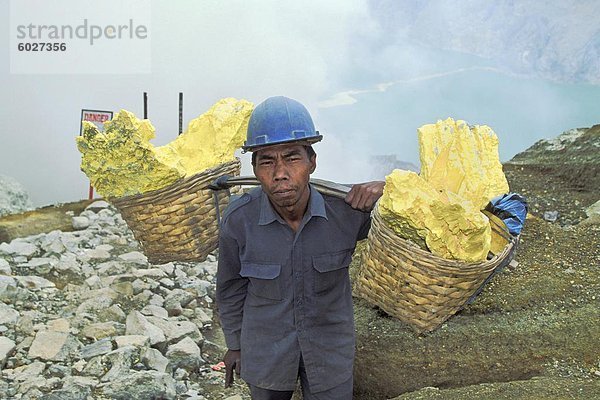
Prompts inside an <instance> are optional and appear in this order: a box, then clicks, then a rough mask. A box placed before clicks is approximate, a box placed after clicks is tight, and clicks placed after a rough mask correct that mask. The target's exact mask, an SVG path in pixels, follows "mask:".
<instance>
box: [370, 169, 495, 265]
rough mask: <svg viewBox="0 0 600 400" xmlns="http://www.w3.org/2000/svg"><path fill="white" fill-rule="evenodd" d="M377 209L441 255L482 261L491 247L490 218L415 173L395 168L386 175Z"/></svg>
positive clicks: (400, 229) (390, 222)
mask: <svg viewBox="0 0 600 400" xmlns="http://www.w3.org/2000/svg"><path fill="white" fill-rule="evenodd" d="M378 210H379V212H380V214H381V216H382V218H383V219H384V221H385V222H386V223H387V224H388V225H389V226H390V227H391V228H392V229H394V231H396V232H398V233H399V234H400V235H401V236H402V237H404V238H406V239H410V240H411V241H413V242H414V243H416V244H417V245H419V246H420V247H422V248H427V249H429V251H431V252H432V253H433V254H435V255H437V256H439V257H442V258H447V259H456V260H462V261H466V262H480V261H483V260H485V259H486V257H487V254H488V252H489V250H490V242H491V230H490V224H489V221H488V219H487V217H486V216H485V215H483V214H482V213H481V212H480V211H479V209H478V208H477V207H475V206H473V204H472V203H471V202H469V201H466V200H464V199H462V198H460V197H458V196H456V195H455V194H453V193H451V192H446V191H441V192H440V191H438V190H436V189H435V188H434V187H433V186H431V185H430V184H429V183H428V182H426V181H425V180H424V179H422V178H421V177H420V176H419V175H417V174H415V173H414V172H411V171H403V170H399V169H396V170H394V171H392V173H391V174H390V175H388V176H387V177H386V183H385V189H384V193H383V196H382V197H381V200H380V201H379V208H378Z"/></svg>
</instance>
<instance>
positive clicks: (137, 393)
mask: <svg viewBox="0 0 600 400" xmlns="http://www.w3.org/2000/svg"><path fill="white" fill-rule="evenodd" d="M102 391H103V394H104V395H105V396H108V397H109V398H111V399H115V400H130V399H165V400H168V399H174V398H175V396H176V391H175V380H174V379H173V378H172V377H171V376H170V375H169V374H166V373H161V372H157V371H139V372H138V371H134V372H131V373H129V374H126V375H123V376H120V377H117V378H116V379H115V380H114V381H112V382H109V383H108V384H107V385H105V386H104V387H103V390H102Z"/></svg>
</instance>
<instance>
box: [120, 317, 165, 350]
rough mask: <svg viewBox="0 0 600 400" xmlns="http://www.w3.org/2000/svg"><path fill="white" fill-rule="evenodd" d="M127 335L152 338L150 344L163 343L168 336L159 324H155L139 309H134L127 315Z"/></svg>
mask: <svg viewBox="0 0 600 400" xmlns="http://www.w3.org/2000/svg"><path fill="white" fill-rule="evenodd" d="M126 325H127V326H126V331H125V333H126V334H127V335H143V336H147V337H148V338H150V344H151V345H155V344H158V343H163V342H164V341H165V340H166V338H165V334H164V333H163V331H162V330H161V329H160V328H158V327H157V326H155V325H153V324H152V323H150V322H149V321H148V319H146V317H145V316H144V315H143V314H142V313H140V312H139V311H132V312H130V313H129V315H128V316H127V321H126Z"/></svg>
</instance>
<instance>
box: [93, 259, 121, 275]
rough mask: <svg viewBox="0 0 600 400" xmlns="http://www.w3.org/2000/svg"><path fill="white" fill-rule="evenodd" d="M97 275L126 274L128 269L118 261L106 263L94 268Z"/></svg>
mask: <svg viewBox="0 0 600 400" xmlns="http://www.w3.org/2000/svg"><path fill="white" fill-rule="evenodd" d="M96 269H97V271H98V274H99V275H119V274H124V273H125V272H127V270H128V267H127V265H125V264H124V263H122V262H119V261H106V262H103V263H101V264H98V265H97V266H96Z"/></svg>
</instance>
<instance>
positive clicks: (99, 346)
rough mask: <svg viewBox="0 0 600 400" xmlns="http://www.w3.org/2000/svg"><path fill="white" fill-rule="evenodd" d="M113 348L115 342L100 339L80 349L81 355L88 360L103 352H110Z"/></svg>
mask: <svg viewBox="0 0 600 400" xmlns="http://www.w3.org/2000/svg"><path fill="white" fill-rule="evenodd" d="M112 350H113V344H112V341H111V340H110V339H107V338H105V339H100V340H98V341H97V342H94V343H92V344H88V345H87V346H83V347H82V348H81V350H79V357H80V358H83V359H84V360H88V359H90V358H93V357H97V356H100V355H103V354H107V353H110V352H111V351H112Z"/></svg>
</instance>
